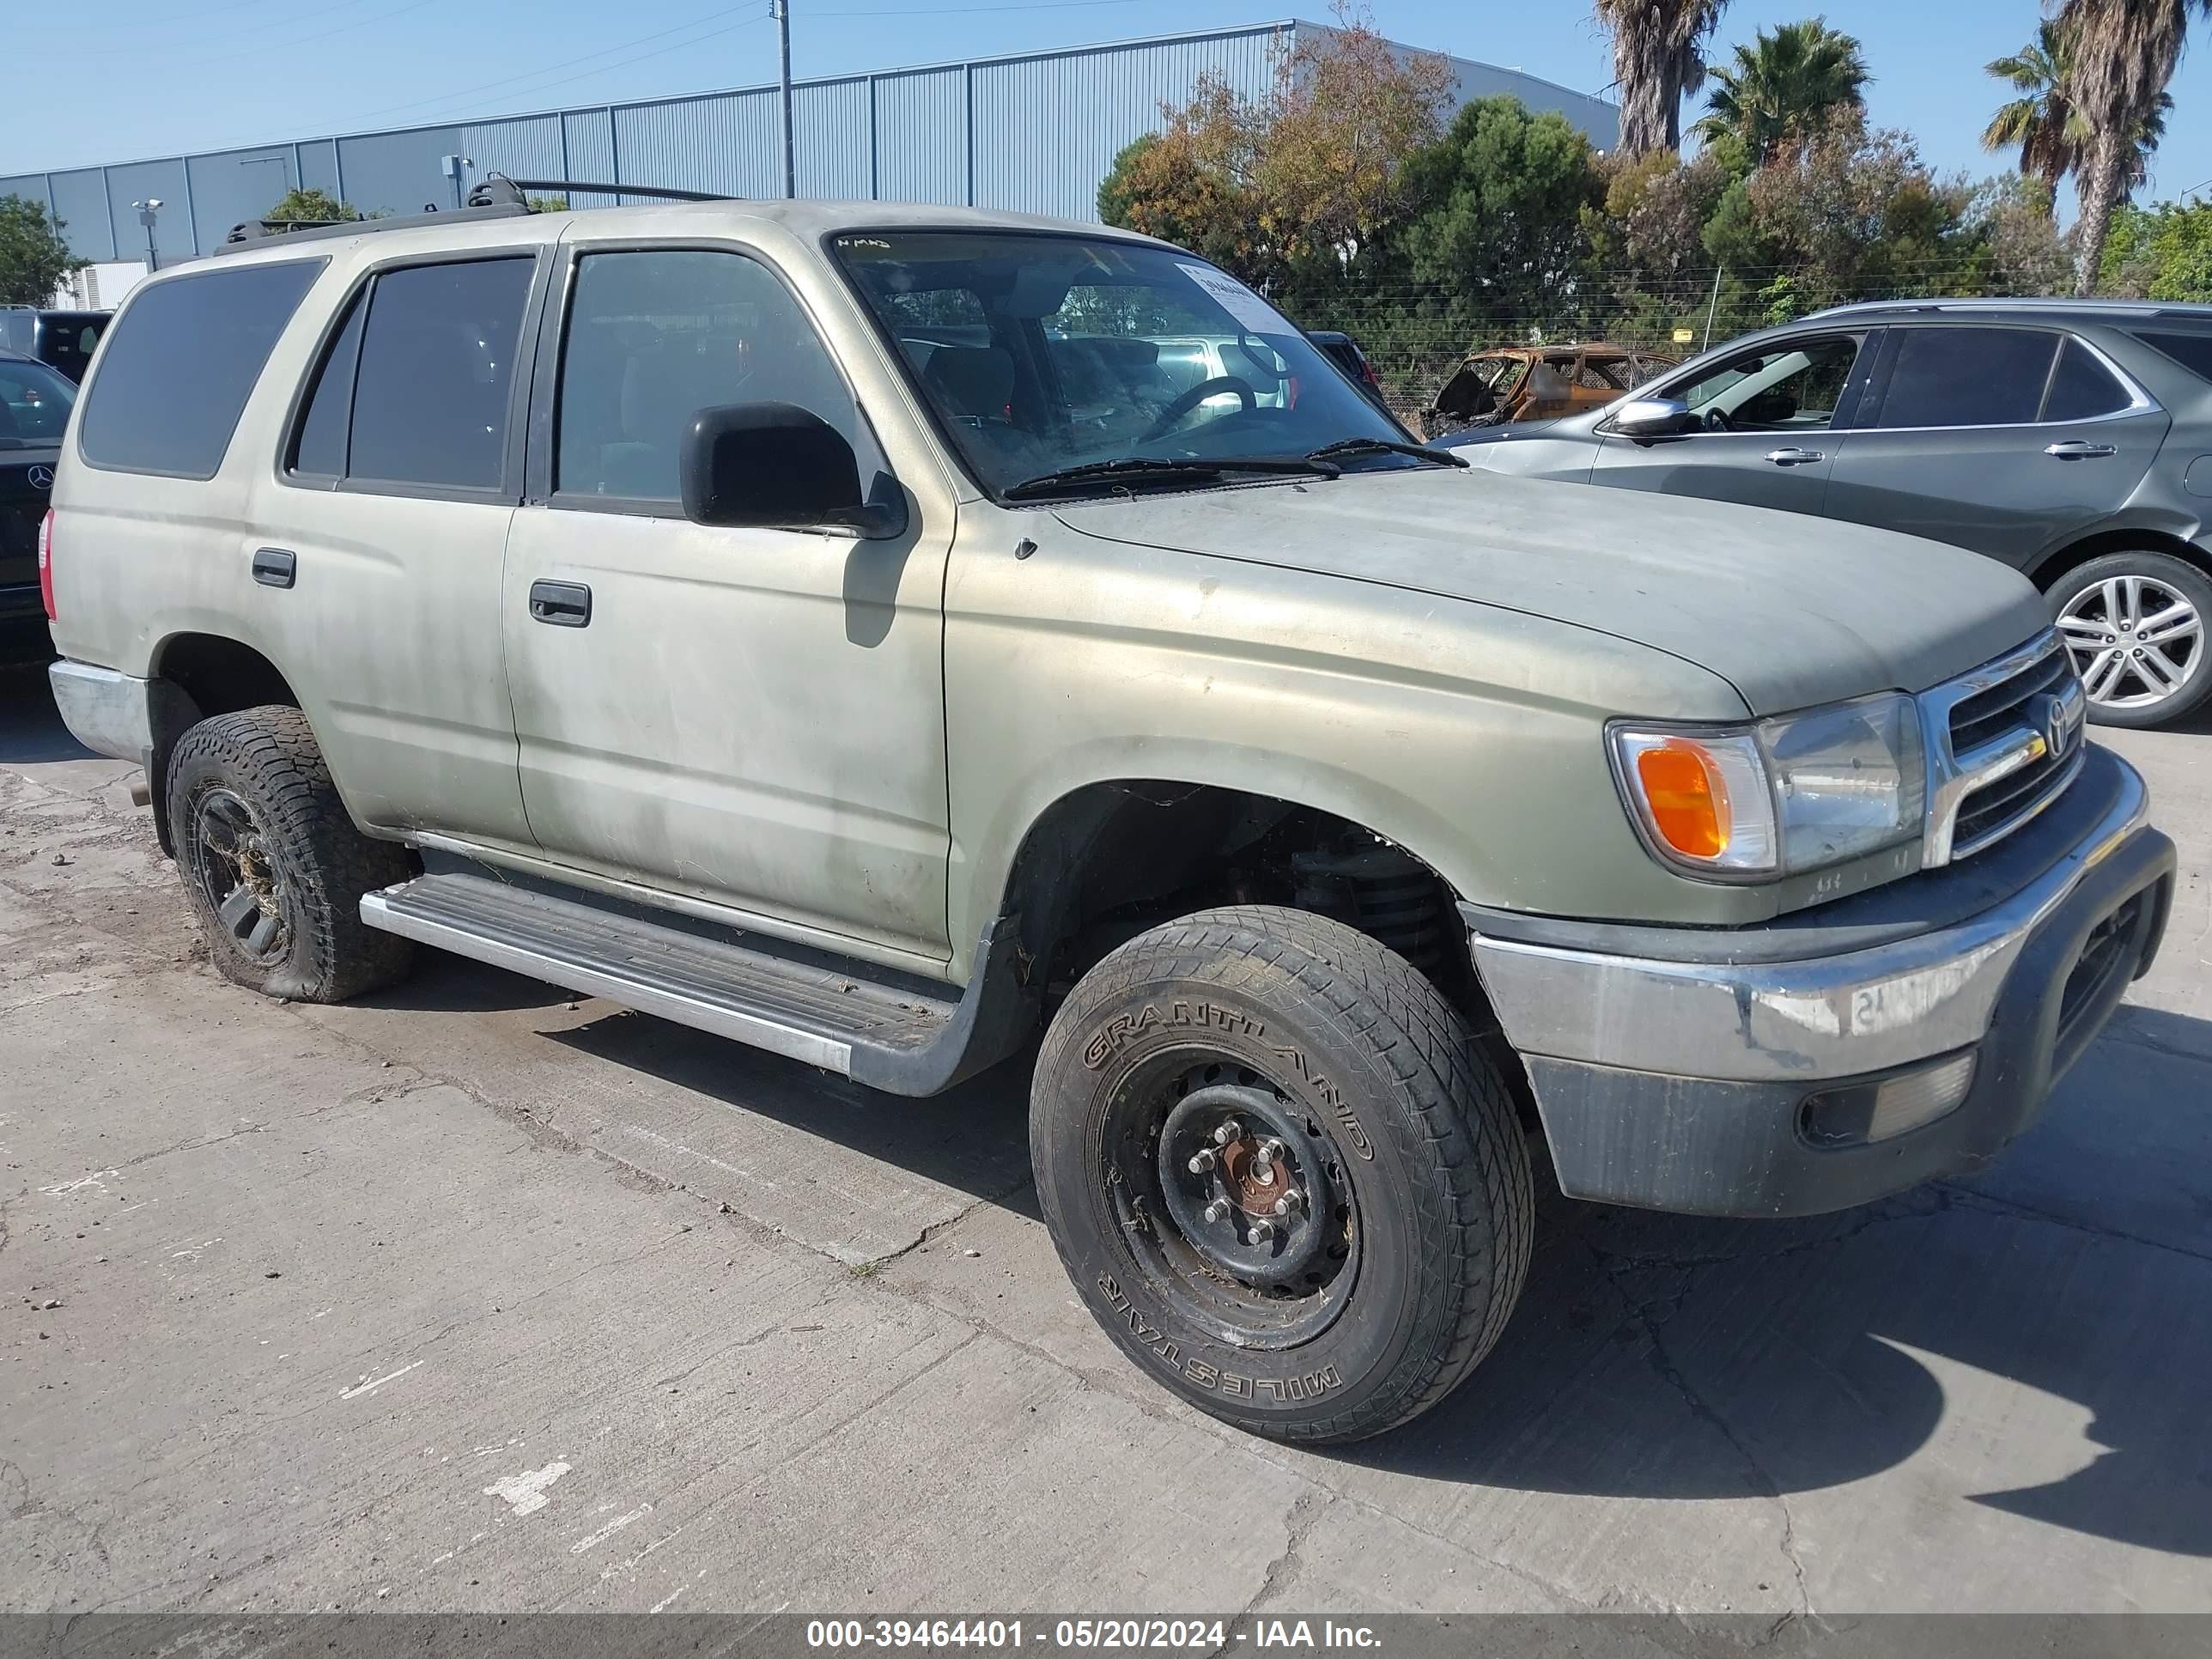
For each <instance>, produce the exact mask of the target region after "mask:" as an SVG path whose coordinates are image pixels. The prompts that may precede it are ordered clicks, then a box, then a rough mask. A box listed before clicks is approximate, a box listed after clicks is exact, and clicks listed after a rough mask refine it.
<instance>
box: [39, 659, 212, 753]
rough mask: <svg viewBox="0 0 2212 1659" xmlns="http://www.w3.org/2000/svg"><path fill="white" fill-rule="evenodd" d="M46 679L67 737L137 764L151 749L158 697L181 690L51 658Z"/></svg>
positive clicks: (180, 695) (176, 693)
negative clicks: (66, 729) (51, 661)
mask: <svg viewBox="0 0 2212 1659" xmlns="http://www.w3.org/2000/svg"><path fill="white" fill-rule="evenodd" d="M46 678H47V681H48V682H49V683H50V684H52V686H53V689H54V707H55V708H58V709H59V710H60V711H61V717H62V724H63V725H64V726H67V727H69V729H70V736H71V737H73V738H76V740H77V741H78V742H79V743H81V744H83V745H84V746H85V747H86V748H88V749H89V750H92V751H93V753H94V754H95V755H106V756H107V757H110V758H111V759H114V760H126V761H136V762H137V763H138V764H139V765H141V766H143V765H145V764H146V763H147V761H148V759H149V757H150V756H151V755H152V754H153V752H154V731H155V715H156V712H157V702H159V700H160V699H161V698H163V697H179V698H181V697H182V696H183V695H184V694H183V693H182V692H180V691H179V690H177V689H176V688H175V687H174V686H173V685H171V684H168V683H167V681H165V680H142V679H139V678H137V677H135V676H133V675H130V674H118V673H117V672H116V671H114V670H113V669H112V668H96V667H94V665H92V664H90V663H82V662H69V661H66V660H65V661H62V662H58V663H54V664H52V665H50V666H49V667H48V668H47V670H46Z"/></svg>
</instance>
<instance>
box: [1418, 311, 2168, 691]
mask: <svg viewBox="0 0 2212 1659" xmlns="http://www.w3.org/2000/svg"><path fill="white" fill-rule="evenodd" d="M1445 441H1446V442H1448V443H1449V444H1452V445H1455V446H1460V448H1459V453H1462V454H1463V455H1465V456H1466V457H1467V458H1468V459H1469V460H1471V461H1473V462H1474V463H1475V464H1476V465H1479V466H1482V467H1486V468H1488V469H1490V470H1492V471H1499V472H1510V473H1514V474H1517V475H1519V476H1521V477H1534V478H1559V479H1566V480H1571V481H1573V482H1575V483H1596V484H1608V485H1611V486H1613V487H1614V488H1616V489H1643V490H1651V491H1655V492H1657V493H1660V494H1662V495H1702V496H1705V497H1707V498H1709V499H1711V500H1714V501H1741V502H1745V503H1747V504H1749V505H1752V506H1757V507H1782V508H1785V509H1787V510H1789V511H1790V512H1794V513H1810V514H1814V515H1816V516H1819V517H1822V518H1827V519H1837V520H1852V521H1854V522H1856V523H1859V524H1867V525H1877V526H1881V527H1882V528H1884V529H1888V530H1902V531H1905V532H1908V533H1910V534H1911V535H1915V536H1925V537H1928V538H1930V539H1932V540H1936V541H1942V542H1949V543H1951V544H1954V545H1955V546H1959V547H1965V548H1969V549H1972V550H1973V551H1975V552H1977V553H1986V554H1988V555H1989V556H1990V557H1992V558H1996V559H2002V560H2003V561H2004V562H2006V563H2007V564H2009V565H2011V566H2013V567H2014V568H2016V569H2018V570H2021V571H2022V572H2023V573H2025V574H2027V577H2028V578H2029V579H2030V580H2032V581H2033V582H2034V583H2035V585H2036V586H2038V587H2039V588H2040V589H2042V590H2043V592H2045V595H2046V596H2047V597H2048V599H2049V600H2050V605H2051V617H2052V618H2053V620H2054V621H2055V622H2056V623H2057V628H2058V631H2059V634H2060V635H2061V637H2063V639H2064V640H2065V641H2066V645H2067V647H2068V649H2069V652H2070V653H2072V656H2073V659H2074V663H2075V667H2076V668H2077V669H2078V670H2079V671H2080V672H2081V678H2082V682H2083V684H2084V685H2085V686H2086V687H2087V692H2088V697H2089V717H2090V718H2091V719H2092V720H2097V721H2100V722H2101V723H2103V724H2106V725H2110V726H2156V725H2162V724H2164V723H2166V722H2168V721H2172V720H2179V719H2180V718H2182V717H2183V716H2184V715H2186V714H2189V713H2190V712H2191V710H2192V709H2194V708H2197V707H2198V706H2199V705H2200V704H2201V703H2203V701H2204V699H2205V698H2206V697H2207V696H2212V658H2208V656H2207V653H2206V633H2205V629H2206V627H2207V623H2208V619H2212V306H2197V305H2166V304H2160V303H2153V302H2142V303H2136V302H2133V301H2086V300H1974V301H1948V300H1947V301H1891V302H1884V303H1881V304H1871V305H1857V306H1846V307H1842V308H1841V309H1838V310H1834V311H1826V312H1822V313H1819V314H1818V315H1817V316H1813V317H1808V318H1807V319H1805V320H1804V321H1802V322H1800V323H1793V324H1791V325H1789V326H1788V327H1786V328H1778V329H1771V330H1769V331H1766V332H1765V333H1761V334H1753V335H1750V336H1747V337H1745V338H1743V339H1741V340H1736V341H1734V342H1731V343H1729V344H1728V345H1725V346H1723V347H1720V348H1719V349H1717V350H1714V351H1711V352H1708V353H1706V354H1705V356H1701V357H1699V358H1698V359H1697V360H1696V361H1695V362H1692V363H1689V364H1687V365H1686V366H1685V367H1683V368H1680V369H1678V370H1675V371H1674V373H1672V374H1667V375H1664V376H1662V377H1661V378H1659V379H1658V380H1655V381H1653V382H1652V383H1651V384H1650V385H1649V386H1643V387H1640V388H1638V391H1637V392H1636V393H1635V394H1634V395H1633V396H1632V397H1630V398H1623V399H1621V400H1620V401H1617V402H1614V403H1613V404H1608V405H1607V406H1606V407H1604V408H1602V409H1597V410H1589V411H1586V412H1584V413H1582V414H1579V415H1572V416H1568V417H1567V418H1565V419H1564V420H1559V421H1555V422H1549V423H1546V424H1542V425H1535V426H1520V427H1504V428H1490V429H1487V430H1476V431H1470V432H1463V433H1460V434H1455V435H1453V436H1451V437H1449V438H1448V439H1446V440H1445Z"/></svg>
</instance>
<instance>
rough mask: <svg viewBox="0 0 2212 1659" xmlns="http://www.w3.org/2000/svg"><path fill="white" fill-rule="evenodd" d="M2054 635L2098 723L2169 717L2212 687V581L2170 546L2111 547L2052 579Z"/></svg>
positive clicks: (2161, 721)
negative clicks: (2210, 634) (2210, 638)
mask: <svg viewBox="0 0 2212 1659" xmlns="http://www.w3.org/2000/svg"><path fill="white" fill-rule="evenodd" d="M2050 598H2051V616H2052V617H2053V618H2054V619H2055V620H2056V622H2057V627H2058V637H2059V638H2060V639H2062V640H2063V641H2065V642H2066V648H2067V650H2068V651H2069V652H2070V653H2072V655H2073V658H2074V666H2075V669H2077V670H2078V671H2080V673H2081V688H2082V690H2084V691H2086V692H2087V694H2088V697H2089V718H2090V719H2091V720H2095V721H2096V722H2097V723H2098V724H2099V725H2100V726H2164V725H2166V724H2167V723H2168V722H2169V721H2172V720H2179V719H2180V718H2181V717H2182V716H2183V715H2185V714H2188V713H2189V712H2190V711H2191V709H2193V708H2196V707H2197V705H2198V704H2199V703H2201V702H2203V701H2204V699H2205V697H2206V696H2207V695H2208V694H2212V666H2208V665H2207V664H2206V662H2205V659H2204V627H2205V618H2206V617H2208V616H2212V580H2208V579H2207V578H2206V576H2205V574H2204V573H2203V571H2201V570H2199V569H2198V568H2197V567H2196V566H2195V565H2193V564H2191V563H2189V562H2187V561H2185V560H2183V559H2177V558H2175V557H2174V556H2172V554H2171V553H2154V552H2150V551H2148V550H2146V551H2143V552H2138V553H2108V554H2106V556H2104V557H2102V558H2099V559H2092V560H2090V561H2089V562H2088V563H2087V564H2085V565H2082V566H2081V567H2080V568H2077V569H2074V570H2069V571H2068V572H2067V573H2066V574H2064V575H2063V576H2062V577H2060V578H2059V579H2058V580H2057V582H2055V583H2053V584H2052V586H2051V593H2050Z"/></svg>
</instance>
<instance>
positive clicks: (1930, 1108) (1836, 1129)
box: [1801, 1049, 1974, 1146]
mask: <svg viewBox="0 0 2212 1659" xmlns="http://www.w3.org/2000/svg"><path fill="white" fill-rule="evenodd" d="M1973 1082H1974V1054H1973V1051H1972V1049H1968V1050H1967V1051H1966V1053H1964V1054H1953V1055H1952V1056H1950V1057H1949V1058H1948V1059H1947V1060H1936V1061H1934V1062H1933V1063H1932V1064H1929V1065H1927V1066H1921V1067H1920V1068H1919V1069H1918V1070H1917V1071H1911V1072H1902V1073H1899V1074H1898V1075H1897V1076H1895V1077H1892V1078H1885V1079H1883V1080H1882V1081H1881V1082H1880V1083H1862V1084H1858V1085H1854V1086H1852V1087H1850V1088H1847V1089H1837V1090H1833V1091H1830V1092H1829V1093H1826V1094H1820V1095H1814V1096H1813V1097H1810V1098H1809V1099H1808V1100H1807V1101H1806V1103H1805V1104H1804V1107H1803V1108H1802V1119H1801V1121H1802V1123H1803V1125H1804V1129H1805V1138H1806V1139H1808V1140H1809V1141H1812V1142H1813V1143H1814V1144H1815V1145H1816V1146H1864V1145H1868V1144H1869V1143H1871V1142H1874V1141H1879V1140H1893V1139H1896V1138H1897V1137H1898V1136H1899V1135H1901V1134H1904V1133H1907V1132H1908V1131H1910V1130H1913V1129H1917V1128H1919V1127H1921V1126H1922V1125H1923V1124H1926V1123H1933V1122H1934V1121H1936V1119H1937V1118H1939V1117H1941V1116H1942V1115H1943V1114H1944V1113H1946V1112H1948V1111H1950V1110H1951V1109H1953V1108H1954V1107H1955V1106H1957V1105H1958V1103H1960V1101H1962V1100H1964V1099H1965V1098H1966V1091H1967V1090H1969V1089H1970V1088H1972V1086H1973Z"/></svg>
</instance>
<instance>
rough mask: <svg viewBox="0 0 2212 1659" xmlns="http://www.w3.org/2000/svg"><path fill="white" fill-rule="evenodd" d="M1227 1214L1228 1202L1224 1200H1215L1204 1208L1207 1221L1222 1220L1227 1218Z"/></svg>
mask: <svg viewBox="0 0 2212 1659" xmlns="http://www.w3.org/2000/svg"><path fill="white" fill-rule="evenodd" d="M1228 1214H1229V1200H1227V1199H1225V1198H1217V1199H1215V1200H1213V1202H1212V1203H1211V1204H1209V1205H1207V1206H1206V1219H1207V1220H1208V1221H1221V1220H1225V1219H1226V1218H1227V1217H1228Z"/></svg>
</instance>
